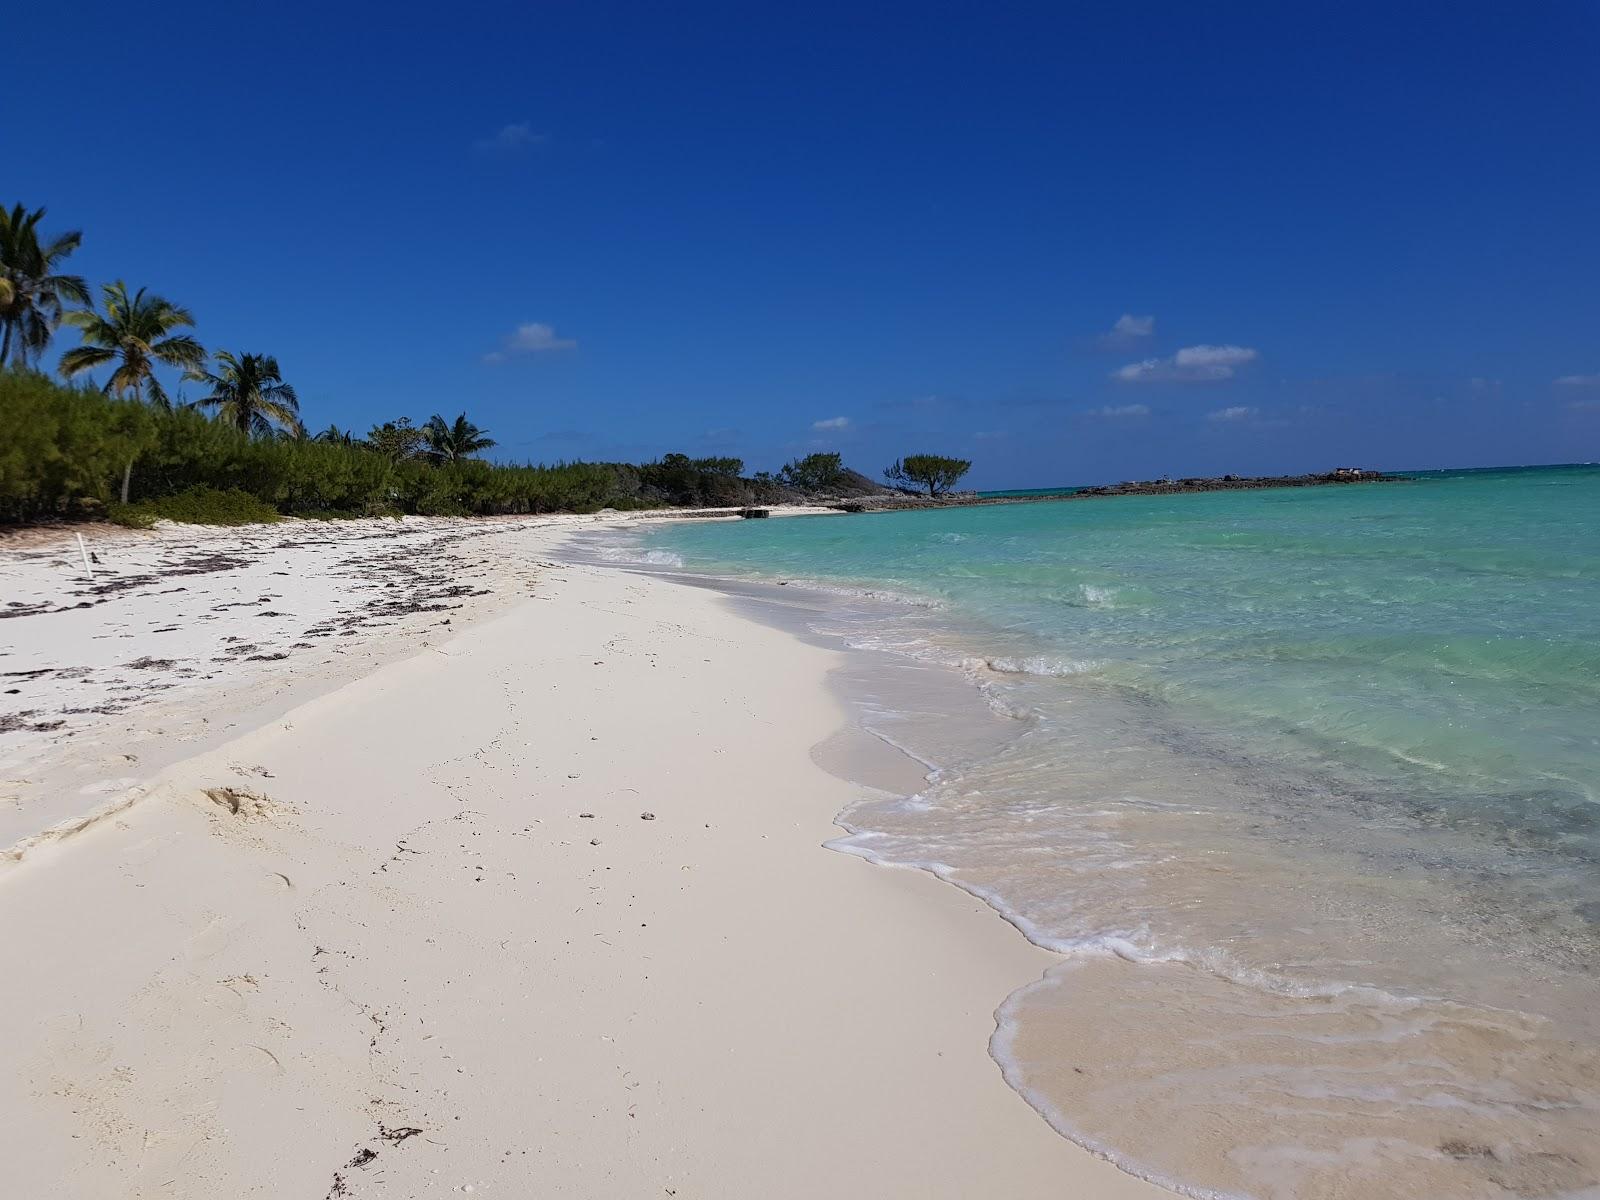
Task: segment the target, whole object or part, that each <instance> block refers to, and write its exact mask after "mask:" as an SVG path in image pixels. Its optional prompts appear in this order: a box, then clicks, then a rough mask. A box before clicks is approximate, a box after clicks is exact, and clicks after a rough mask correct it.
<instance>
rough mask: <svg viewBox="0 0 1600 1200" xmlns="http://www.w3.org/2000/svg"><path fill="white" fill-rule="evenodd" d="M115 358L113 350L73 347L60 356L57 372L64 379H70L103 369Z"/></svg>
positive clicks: (97, 347)
mask: <svg viewBox="0 0 1600 1200" xmlns="http://www.w3.org/2000/svg"><path fill="white" fill-rule="evenodd" d="M116 357H117V354H116V351H115V350H107V349H105V348H104V347H101V346H74V347H73V348H72V349H71V350H68V351H66V352H65V353H64V354H62V356H61V363H60V365H59V367H58V370H60V372H61V374H62V375H64V376H65V377H66V378H68V379H71V378H72V377H73V376H74V375H81V374H83V373H84V372H85V371H92V370H94V368H96V367H103V366H105V365H106V363H108V362H111V361H113V360H114V359H115V358H116Z"/></svg>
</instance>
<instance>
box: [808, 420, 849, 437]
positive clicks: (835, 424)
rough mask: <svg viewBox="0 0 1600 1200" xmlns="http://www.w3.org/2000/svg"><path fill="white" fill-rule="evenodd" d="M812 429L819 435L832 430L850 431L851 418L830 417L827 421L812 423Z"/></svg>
mask: <svg viewBox="0 0 1600 1200" xmlns="http://www.w3.org/2000/svg"><path fill="white" fill-rule="evenodd" d="M811 428H813V429H815V430H816V431H817V432H819V433H823V432H826V431H828V430H830V429H832V430H840V429H849V428H850V418H849V417H828V418H827V419H826V420H822V421H813V422H811Z"/></svg>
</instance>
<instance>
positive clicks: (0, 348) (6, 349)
mask: <svg viewBox="0 0 1600 1200" xmlns="http://www.w3.org/2000/svg"><path fill="white" fill-rule="evenodd" d="M5 325H6V336H5V340H4V341H0V367H3V366H5V365H6V359H8V358H10V357H11V322H10V321H7V322H6V323H5Z"/></svg>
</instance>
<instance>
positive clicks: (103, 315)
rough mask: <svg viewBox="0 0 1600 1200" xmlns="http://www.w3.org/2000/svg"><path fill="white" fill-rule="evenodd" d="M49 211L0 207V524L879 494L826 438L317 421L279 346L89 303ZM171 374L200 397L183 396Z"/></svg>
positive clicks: (113, 294)
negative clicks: (816, 449)
mask: <svg viewBox="0 0 1600 1200" xmlns="http://www.w3.org/2000/svg"><path fill="white" fill-rule="evenodd" d="M44 217H45V210H44V209H42V208H41V209H36V210H33V211H28V210H26V209H25V208H23V206H21V205H17V206H15V207H13V208H12V209H10V210H0V522H18V521H29V520H41V519H54V518H63V517H69V518H72V517H75V518H85V517H105V518H108V519H111V520H114V521H119V522H121V523H123V524H127V525H132V526H144V525H149V524H150V523H152V522H153V521H155V520H157V519H161V518H168V519H172V520H182V521H195V522H213V523H219V524H236V523H242V522H247V521H260V520H268V519H275V518H276V517H278V516H281V515H295V516H316V517H323V518H332V517H359V516H399V515H403V514H410V513H416V514H423V515H430V516H483V515H493V514H523V513H544V512H556V511H572V512H593V511H598V510H599V509H602V508H616V509H633V508H649V507H655V506H664V505H673V506H686V507H712V506H716V507H721V506H728V507H743V506H750V505H759V504H774V503H782V502H784V501H787V500H805V499H812V498H816V497H819V496H823V497H833V498H837V497H849V496H867V495H872V494H875V493H883V491H884V489H883V488H882V487H880V486H879V485H878V484H875V483H873V482H872V481H871V480H869V479H867V478H866V477H865V476H863V475H861V474H859V473H857V472H855V471H852V470H850V469H849V468H847V467H846V466H845V465H844V462H843V460H842V458H841V456H840V455H839V454H838V453H835V452H824V453H815V454H808V455H805V456H803V457H799V458H795V459H792V460H790V461H789V462H788V463H786V464H784V466H783V467H782V468H781V469H780V470H778V471H776V472H765V471H762V472H757V473H756V474H754V475H753V476H750V477H747V476H746V475H745V464H744V462H743V460H741V459H739V458H734V457H728V456H712V457H703V458H695V457H691V456H690V455H687V454H681V453H680V454H667V455H663V456H662V457H661V458H659V459H657V460H655V461H653V462H648V463H641V464H631V463H619V462H596V463H589V462H571V463H568V462H560V463H556V464H555V465H535V464H533V463H524V464H520V465H518V464H509V463H490V462H486V461H484V460H483V459H482V458H481V457H479V456H480V455H481V454H483V452H485V451H487V450H490V449H492V448H493V447H494V446H495V444H496V443H495V440H494V438H493V437H491V436H490V432H489V431H488V430H486V429H483V428H481V427H479V426H478V425H476V424H474V423H473V422H472V421H471V420H470V419H469V417H468V415H467V414H466V413H465V412H461V413H459V414H458V415H457V416H456V417H455V419H454V420H453V421H448V420H446V418H445V417H444V415H443V414H442V413H437V412H436V413H434V414H433V415H432V416H431V417H429V418H428V420H427V421H426V422H425V423H423V424H421V425H417V424H414V423H413V422H412V420H411V418H410V417H408V416H399V417H395V418H393V419H391V420H386V421H381V422H378V423H376V424H374V425H373V426H372V427H371V428H370V429H368V431H367V432H366V434H365V435H361V434H358V433H357V432H355V431H354V430H350V429H341V428H339V427H338V426H337V425H329V426H328V427H327V428H325V429H323V430H322V431H321V432H319V433H316V434H315V435H313V434H310V433H309V432H308V431H307V429H306V425H305V422H304V419H303V417H302V414H301V411H300V398H299V395H298V393H297V392H296V390H295V387H294V386H293V384H291V383H290V382H289V381H288V380H287V379H286V378H285V375H284V372H283V369H282V368H281V367H280V366H279V363H278V360H277V358H276V357H275V356H274V355H272V354H268V353H258V352H248V353H247V352H244V351H234V350H218V351H216V352H215V353H209V352H207V350H206V349H205V348H204V346H202V345H201V343H200V342H199V340H198V339H197V338H196V336H195V334H194V332H193V331H194V330H195V329H196V320H195V316H194V314H193V313H192V312H190V311H189V310H188V309H187V308H184V307H183V306H181V305H180V304H177V303H175V302H173V301H171V300H169V299H167V298H166V297H164V296H161V295H158V294H156V293H154V292H152V291H150V290H149V289H148V288H145V287H133V286H130V285H129V284H128V283H126V282H124V281H122V280H117V281H116V282H114V283H109V284H105V285H104V286H102V287H101V288H100V295H99V302H98V304H96V303H95V301H94V298H93V295H92V293H91V291H90V288H89V285H88V284H87V282H86V281H85V280H84V279H83V278H81V277H80V276H76V275H71V274H67V273H66V270H65V264H66V262H67V260H68V259H69V258H70V257H71V255H72V254H73V252H74V251H75V250H77V249H78V247H79V246H80V245H81V243H82V240H83V239H82V235H81V234H80V233H79V232H77V231H72V232H68V233H61V234H56V235H50V234H47V233H46V232H44V231H43V230H42V229H41V223H42V222H43V220H44ZM62 326H66V327H67V328H69V329H72V330H74V331H76V332H77V334H78V335H79V340H80V344H79V345H76V346H72V347H70V348H68V349H66V350H65V351H64V352H63V353H62V354H61V356H60V359H59V363H58V368H57V370H58V373H59V375H60V376H61V378H60V380H56V379H52V378H51V377H49V376H48V375H46V374H44V373H43V372H42V371H40V370H39V369H38V367H39V364H40V362H41V360H42V359H43V357H44V354H45V352H46V351H47V350H48V349H49V348H50V344H51V342H52V340H53V338H54V337H55V335H56V333H57V332H58V331H59V330H60V329H61V327H62ZM163 370H166V371H172V372H177V373H178V375H179V377H180V378H181V379H182V380H183V381H184V382H187V383H194V384H198V385H199V386H200V388H201V394H200V395H199V396H198V397H197V398H194V399H191V400H185V399H184V398H183V395H182V393H181V392H180V394H179V396H178V397H177V399H176V400H175V399H174V398H173V397H172V396H170V395H169V394H168V392H167V390H166V388H165V387H164V386H163V384H162V382H161V378H160V375H159V372H160V371H163ZM102 372H104V374H103V376H102V379H101V381H100V382H99V385H98V386H96V381H95V376H96V375H97V374H100V373H102ZM927 464H934V465H927ZM941 464H942V465H941ZM968 466H970V464H968V463H966V462H964V461H962V460H958V459H944V458H937V457H935V456H931V455H913V456H911V457H910V458H907V459H905V460H904V463H903V464H902V463H896V464H895V468H894V470H895V471H897V472H900V474H898V475H891V479H893V480H894V481H895V482H899V483H912V484H915V485H917V486H919V487H920V486H925V487H927V488H928V489H929V495H930V496H937V495H938V494H939V493H940V492H941V491H948V490H949V488H950V487H951V486H953V485H954V483H955V482H956V480H958V479H959V478H960V477H961V475H962V474H963V473H965V471H966V469H967V467H968Z"/></svg>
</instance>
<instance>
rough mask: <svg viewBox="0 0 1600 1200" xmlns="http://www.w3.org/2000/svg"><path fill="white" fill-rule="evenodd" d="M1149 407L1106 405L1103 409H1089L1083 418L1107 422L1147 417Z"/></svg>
mask: <svg viewBox="0 0 1600 1200" xmlns="http://www.w3.org/2000/svg"><path fill="white" fill-rule="evenodd" d="M1149 415H1150V406H1149V405H1148V404H1107V405H1106V406H1105V407H1103V408H1091V409H1089V410H1088V411H1087V412H1086V413H1084V416H1086V417H1105V418H1107V419H1108V420H1117V419H1119V418H1123V417H1148V416H1149Z"/></svg>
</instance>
